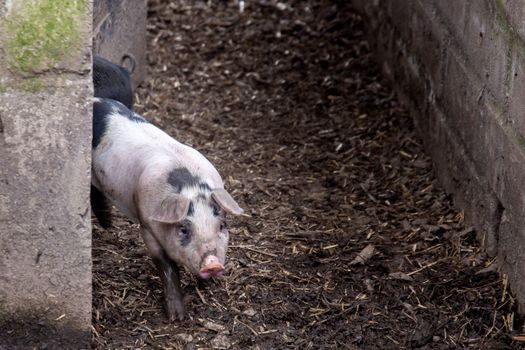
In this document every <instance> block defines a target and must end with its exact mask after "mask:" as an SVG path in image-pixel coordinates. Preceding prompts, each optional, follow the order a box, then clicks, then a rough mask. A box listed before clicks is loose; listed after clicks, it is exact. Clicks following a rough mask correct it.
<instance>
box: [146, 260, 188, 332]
mask: <svg viewBox="0 0 525 350" xmlns="http://www.w3.org/2000/svg"><path fill="white" fill-rule="evenodd" d="M153 262H154V263H155V266H156V267H157V271H158V272H159V275H160V278H161V280H162V285H163V287H164V299H165V301H166V313H167V314H168V319H169V321H170V322H173V321H175V319H176V318H178V319H179V320H180V321H182V319H183V318H184V303H183V301H182V297H183V295H182V288H181V285H180V276H179V267H178V266H177V264H176V263H175V262H174V261H173V260H171V259H170V258H168V257H167V256H166V254H165V253H164V254H162V255H161V256H160V257H153Z"/></svg>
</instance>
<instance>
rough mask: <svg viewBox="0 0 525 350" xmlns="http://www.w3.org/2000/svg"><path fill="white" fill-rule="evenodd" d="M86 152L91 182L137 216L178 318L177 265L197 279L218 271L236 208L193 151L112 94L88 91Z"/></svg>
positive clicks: (170, 306)
mask: <svg viewBox="0 0 525 350" xmlns="http://www.w3.org/2000/svg"><path fill="white" fill-rule="evenodd" d="M92 157H93V158H92V184H93V186H95V187H96V188H97V189H98V190H99V191H100V192H101V193H102V194H103V195H104V196H106V197H107V198H109V199H110V200H111V201H112V202H113V203H114V204H115V206H116V207H117V208H119V209H120V211H122V212H123V213H124V214H125V215H126V216H128V217H129V218H130V219H131V220H132V221H134V222H136V223H139V224H140V228H141V233H142V238H143V239H144V242H145V244H146V246H147V248H148V250H149V252H150V254H151V256H152V258H153V261H154V263H155V265H156V267H157V270H158V273H159V275H160V277H161V280H162V283H163V286H164V297H165V301H166V310H167V315H168V318H169V320H170V321H173V320H175V319H176V318H178V319H179V320H182V318H183V315H184V305H183V302H182V290H181V285H180V279H179V267H178V266H179V265H183V266H185V267H186V268H187V269H188V270H189V271H191V272H192V273H194V274H195V275H197V276H199V277H200V278H203V279H206V278H210V277H217V276H221V275H222V274H223V273H224V269H225V268H224V262H225V258H226V250H227V247H228V227H227V224H226V214H227V213H230V214H236V215H238V214H241V213H242V212H243V210H242V209H241V208H240V207H239V205H238V204H237V203H236V202H235V200H234V199H233V198H232V197H231V196H230V194H229V193H228V192H227V191H226V190H225V189H224V184H223V182H222V179H221V177H220V175H219V173H218V172H217V170H216V169H215V167H214V166H213V165H212V164H211V163H210V162H209V161H208V160H207V159H206V158H205V157H204V156H203V155H202V154H201V153H199V152H198V151H196V150H195V149H193V148H191V147H189V146H186V145H184V144H182V143H180V142H178V141H176V140H175V139H173V138H172V137H170V136H169V135H168V134H166V133H165V132H163V131H162V130H160V129H159V128H157V127H155V126H154V125H152V124H150V123H149V122H147V121H146V120H145V119H144V118H142V117H141V116H139V115H138V114H136V113H134V112H132V111H130V110H129V109H128V108H126V106H124V105H123V104H122V103H120V102H117V101H114V100H111V99H103V98H102V99H101V98H95V100H94V105H93V144H92Z"/></svg>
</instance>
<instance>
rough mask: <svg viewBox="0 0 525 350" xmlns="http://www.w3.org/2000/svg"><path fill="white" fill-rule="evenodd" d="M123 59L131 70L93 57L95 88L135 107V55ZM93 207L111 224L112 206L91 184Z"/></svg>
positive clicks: (97, 93)
mask: <svg viewBox="0 0 525 350" xmlns="http://www.w3.org/2000/svg"><path fill="white" fill-rule="evenodd" d="M123 60H129V61H130V63H131V70H128V69H126V68H124V67H123V66H120V65H118V64H115V63H113V62H111V61H109V60H107V59H105V58H102V57H100V56H94V57H93V88H94V95H95V97H103V98H110V99H113V100H117V101H119V102H121V103H123V104H124V105H125V106H126V107H127V108H129V109H133V88H132V85H131V74H132V73H133V70H134V68H135V65H136V62H135V57H134V56H133V55H130V54H125V55H124V56H123ZM91 209H92V211H93V213H94V214H95V216H96V218H97V220H98V222H99V223H100V225H101V226H102V227H104V228H109V227H110V226H111V206H110V203H108V200H107V198H106V196H104V194H103V193H101V192H100V191H99V190H98V189H97V188H96V187H94V186H93V185H92V186H91Z"/></svg>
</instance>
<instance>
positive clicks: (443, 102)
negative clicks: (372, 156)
mask: <svg viewBox="0 0 525 350" xmlns="http://www.w3.org/2000/svg"><path fill="white" fill-rule="evenodd" d="M354 4H355V6H356V7H357V8H358V9H359V10H360V11H362V12H363V14H364V15H365V16H366V17H367V18H368V19H369V20H370V23H371V27H370V33H369V34H370V38H371V42H372V43H373V45H374V49H375V51H376V53H377V57H378V59H379V61H380V63H381V65H382V68H383V70H384V71H385V73H386V74H387V75H388V76H389V77H390V78H391V79H392V81H393V82H395V84H394V85H395V87H396V89H397V90H398V92H399V95H400V96H401V98H402V99H404V101H405V102H406V105H407V106H408V107H409V108H410V110H411V114H412V116H413V117H414V120H415V122H416V126H417V127H418V129H419V131H420V133H421V137H422V139H423V140H424V142H425V145H426V147H427V150H428V152H429V153H430V155H431V156H432V158H433V161H434V164H435V168H436V173H437V176H438V179H439V180H440V182H441V183H442V184H443V186H444V187H445V189H446V190H447V191H448V192H450V193H452V194H453V197H454V200H455V203H456V204H457V206H458V207H459V208H461V209H463V210H464V211H465V216H466V220H467V222H468V223H469V224H471V225H473V226H474V227H475V228H476V230H477V233H478V238H479V239H480V240H481V241H482V242H483V244H484V245H485V247H486V249H487V251H488V253H489V254H491V255H495V256H497V257H498V262H499V264H500V266H501V268H502V271H503V272H504V273H507V274H508V275H509V279H510V282H511V286H512V290H513V292H514V293H515V294H516V296H517V298H518V301H519V305H520V310H521V311H522V312H523V311H525V308H524V307H525V253H523V252H525V2H523V1H521V0H460V1H449V0H381V1H378V0H374V1H371V0H355V1H354Z"/></svg>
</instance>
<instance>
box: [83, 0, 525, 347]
mask: <svg viewBox="0 0 525 350" xmlns="http://www.w3.org/2000/svg"><path fill="white" fill-rule="evenodd" d="M349 3H350V2H349V1H345V0H341V1H323V0H296V1H290V2H276V1H273V0H246V1H245V2H244V4H245V8H244V11H240V6H241V5H240V4H239V2H238V1H219V0H214V1H212V0H209V1H192V0H186V1H183V0H173V1H162V0H151V1H150V3H149V5H150V10H149V24H148V37H149V47H148V79H147V81H146V82H145V83H144V84H143V86H142V87H141V88H139V89H138V91H137V93H136V97H137V101H136V105H137V107H136V109H137V111H138V112H139V113H141V114H142V115H143V116H144V117H145V118H146V119H148V120H150V121H151V122H153V123H154V124H156V125H159V126H161V127H162V128H163V129H164V130H166V131H167V132H168V133H169V134H171V135H173V136H175V137H176V138H177V139H178V140H180V141H182V142H184V143H187V144H190V145H192V146H194V147H195V148H197V149H198V150H200V151H201V152H202V153H204V154H205V155H206V156H207V157H208V158H209V159H210V160H211V161H212V163H214V164H215V165H216V167H217V168H218V169H219V171H220V173H221V174H222V175H223V177H224V179H225V182H226V188H227V189H228V190H229V191H230V193H231V194H232V195H233V197H234V198H236V199H237V200H238V202H239V203H240V205H241V206H242V207H243V208H244V209H245V211H246V214H247V215H246V216H242V217H235V218H233V217H232V218H230V222H229V224H230V237H231V245H230V249H229V258H228V263H227V273H226V276H225V278H223V279H221V280H215V281H209V282H201V281H198V280H197V279H196V278H195V277H193V276H191V275H189V274H188V273H183V276H182V280H183V289H184V291H185V294H186V296H187V298H186V308H187V315H186V319H185V320H184V321H183V322H175V323H171V324H170V323H168V322H167V320H166V317H165V315H164V313H163V308H162V300H163V299H162V288H161V283H160V279H159V278H158V277H157V275H156V272H155V268H154V265H153V263H152V262H151V260H150V258H149V257H148V256H147V252H146V250H145V247H144V245H143V243H142V241H141V238H140V235H139V231H138V228H137V227H136V226H134V225H131V224H130V223H129V221H128V220H126V219H125V218H123V217H119V218H118V219H117V220H116V222H115V223H114V225H113V227H112V229H111V230H109V231H104V230H102V229H100V227H98V226H97V225H96V223H95V232H94V241H93V261H94V283H93V287H94V296H93V303H94V312H93V320H94V321H93V322H94V326H93V329H94V332H93V347H94V348H96V349H181V348H185V349H203V348H215V349H318V348H334V349H458V348H473V349H520V348H521V345H520V343H518V342H515V341H513V340H512V336H511V335H512V334H515V333H519V329H518V330H517V331H516V330H515V328H518V324H519V323H520V322H518V320H517V316H516V315H515V303H514V300H513V298H512V295H511V294H510V293H509V290H508V286H507V283H506V280H505V279H504V278H500V277H499V275H498V274H497V273H496V271H495V268H494V267H495V264H493V261H492V260H491V259H489V258H487V257H486V256H485V255H483V253H482V251H481V249H480V247H479V245H478V243H477V242H476V240H475V232H474V231H473V230H471V229H470V228H469V227H466V226H465V224H464V222H463V215H462V213H460V212H458V211H457V210H456V209H454V208H453V206H452V203H451V198H449V197H448V196H447V195H446V194H445V193H444V192H443V190H442V189H441V188H440V186H439V185H438V184H437V182H436V180H435V179H434V175H433V169H432V164H431V161H430V160H429V158H428V157H427V156H426V155H425V153H424V151H423V148H422V144H421V140H420V139H419V138H418V137H417V135H416V133H415V131H414V127H413V124H412V121H411V119H410V117H409V115H408V114H407V112H406V110H405V109H404V108H403V107H402V106H401V105H400V104H399V102H398V100H397V98H396V96H395V95H394V93H393V91H392V88H391V87H390V86H389V85H388V83H387V82H385V81H384V80H383V78H382V77H381V75H380V71H379V69H378V67H377V65H376V64H375V63H374V61H373V59H372V57H371V53H370V49H369V44H368V43H367V39H366V30H367V28H366V23H365V22H364V21H363V20H362V19H361V18H360V17H359V16H358V15H357V14H356V13H355V11H354V10H353V9H352V7H351V4H349ZM514 317H516V320H514V321H513V318H514ZM513 322H514V323H513ZM513 327H514V328H513Z"/></svg>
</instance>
